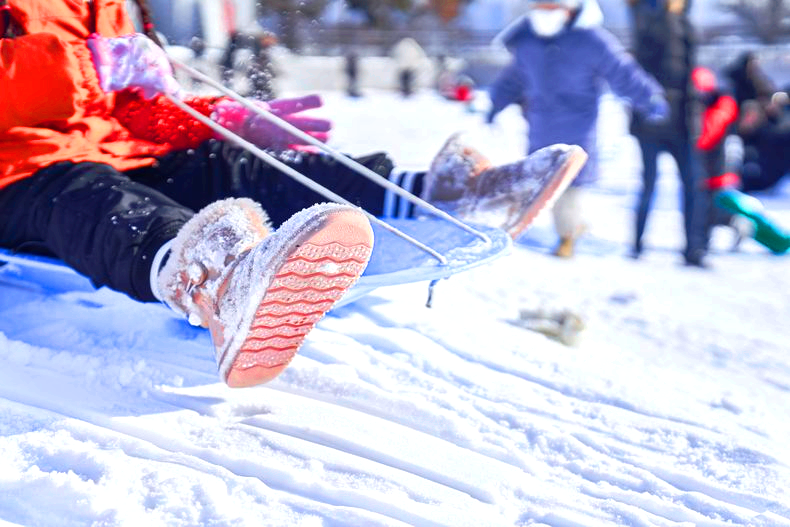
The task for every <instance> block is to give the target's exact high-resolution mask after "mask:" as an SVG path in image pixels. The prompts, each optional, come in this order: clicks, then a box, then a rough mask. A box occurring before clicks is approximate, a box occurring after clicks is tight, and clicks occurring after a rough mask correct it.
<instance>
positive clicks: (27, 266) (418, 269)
mask: <svg viewBox="0 0 790 527" xmlns="http://www.w3.org/2000/svg"><path fill="white" fill-rule="evenodd" d="M387 223H389V224H390V225H392V226H393V227H396V228H397V229H399V230H400V231H402V232H404V233H406V234H408V235H410V236H412V237H413V238H416V239H417V240H419V241H421V242H422V243H424V244H425V245H428V246H429V247H431V248H432V249H434V250H436V251H437V252H439V253H440V254H442V255H443V256H444V257H445V258H446V260H447V262H446V263H441V262H439V261H438V260H437V259H436V258H435V257H433V256H431V255H430V254H428V253H426V252H424V251H423V250H421V249H419V248H417V247H415V246H414V245H412V244H411V243H409V242H407V241H405V240H403V239H401V238H399V237H398V236H395V235H394V234H392V233H390V232H388V231H386V230H384V229H383V228H382V227H380V226H378V225H375V224H374V225H373V231H374V233H375V243H374V246H373V254H372V256H371V258H370V263H369V264H368V266H367V268H366V269H365V272H364V273H363V274H362V276H361V277H360V279H359V280H358V281H357V283H356V284H355V285H354V287H352V288H351V289H349V290H348V291H347V292H346V294H345V296H343V298H341V299H340V300H339V301H338V303H337V304H336V306H341V305H344V304H348V303H351V302H354V301H355V300H357V299H359V298H360V297H362V296H364V295H366V294H368V293H370V292H371V291H373V290H375V289H378V288H379V287H385V286H391V285H400V284H408V283H414V282H435V281H437V280H441V279H443V278H448V277H450V276H452V275H454V274H456V273H460V272H462V271H466V270H469V269H472V268H474V267H478V266H480V265H484V264H487V263H490V262H492V261H493V260H495V259H497V258H499V257H500V256H503V255H505V254H507V253H509V252H510V250H511V248H512V241H511V239H510V236H509V235H508V234H507V233H506V232H505V231H503V230H501V229H496V228H491V227H482V226H478V225H475V226H474V227H475V228H476V229H477V230H478V231H480V232H482V233H484V234H485V235H487V236H488V238H489V240H490V241H483V240H481V239H480V238H478V237H476V236H475V235H473V234H471V233H468V232H466V231H463V230H461V229H458V228H456V227H453V226H452V225H450V224H448V223H447V222H446V221H444V220H440V219H432V218H421V219H394V218H388V219H387ZM3 280H9V281H14V282H18V281H21V282H25V283H30V284H34V285H36V286H38V287H41V288H42V289H44V290H45V291H49V292H63V291H71V290H93V289H94V286H93V285H92V284H91V282H90V280H89V279H88V278H86V277H84V276H82V275H80V274H78V273H77V272H76V271H74V270H73V269H71V268H70V267H68V266H67V265H66V264H64V263H63V262H62V261H60V260H58V259H56V258H51V257H46V256H38V255H31V254H23V253H14V252H13V251H11V250H9V249H4V248H0V282H2V281H3Z"/></svg>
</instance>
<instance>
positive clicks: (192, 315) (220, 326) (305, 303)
mask: <svg viewBox="0 0 790 527" xmlns="http://www.w3.org/2000/svg"><path fill="white" fill-rule="evenodd" d="M267 223H268V220H267V217H266V214H265V213H264V212H263V210H262V209H261V208H260V206H259V205H258V204H257V203H255V202H253V201H251V200H248V199H227V200H223V201H219V202H216V203H212V204H211V205H209V206H208V207H206V208H205V209H203V210H201V211H200V212H199V213H198V214H196V215H195V216H194V217H193V218H192V219H190V220H189V221H188V222H187V223H186V225H184V227H183V228H182V229H181V231H180V232H179V233H178V236H177V237H176V239H175V241H174V243H173V247H172V251H171V254H170V257H169V259H168V261H167V263H166V264H165V266H164V268H163V269H162V271H161V273H160V274H159V289H160V291H161V292H162V294H163V296H164V297H165V301H166V302H167V304H168V305H170V306H171V307H172V308H173V309H175V310H177V311H180V312H182V313H184V314H185V315H186V316H187V317H188V318H189V320H190V322H192V323H196V324H199V325H203V326H205V327H208V328H209V330H210V331H211V338H212V340H213V342H214V348H215V353H216V359H217V365H218V368H219V373H220V376H221V377H222V379H223V380H224V381H225V382H226V383H227V384H228V385H229V386H231V387H242V386H253V385H256V384H260V383H264V382H268V381H270V380H272V379H274V378H275V377H276V376H277V375H279V374H280V373H281V372H282V371H283V370H284V369H285V368H286V366H288V364H289V363H290V361H291V359H293V357H294V355H296V352H297V351H298V349H299V347H300V346H301V344H302V342H303V341H304V339H305V337H306V335H307V333H309V331H310V330H311V329H312V328H313V326H314V325H315V324H316V323H317V322H318V321H319V320H320V319H321V318H322V317H323V315H324V314H325V313H326V312H327V311H328V310H329V309H330V308H331V307H332V306H333V305H334V303H335V302H336V301H337V300H338V299H340V297H342V296H343V294H344V293H345V292H346V290H348V289H349V288H350V287H351V286H352V285H353V284H354V283H355V282H356V280H357V279H358V278H359V276H360V275H361V274H362V272H363V271H364V269H365V266H366V265H367V262H368V259H369V258H370V253H371V251H372V248H373V232H372V230H371V228H370V223H369V222H368V219H367V218H366V217H365V215H364V214H363V213H362V212H360V211H359V210H358V209H356V208H353V207H349V206H346V205H338V204H322V205H314V206H313V207H310V208H308V209H305V210H303V211H301V212H298V213H297V214H294V215H293V216H292V217H291V218H290V219H289V220H288V221H286V222H285V223H284V224H283V225H282V226H281V227H280V228H279V229H278V230H277V231H276V232H274V233H272V232H271V231H270V230H269V228H268V226H267Z"/></svg>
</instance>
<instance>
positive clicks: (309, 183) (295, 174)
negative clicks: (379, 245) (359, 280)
mask: <svg viewBox="0 0 790 527" xmlns="http://www.w3.org/2000/svg"><path fill="white" fill-rule="evenodd" d="M167 98H168V99H170V101H171V102H173V104H175V105H176V106H178V107H179V108H181V109H182V110H183V111H185V112H186V113H188V114H189V115H191V116H192V117H194V118H195V119H197V120H198V121H200V122H202V123H203V124H205V125H206V126H208V127H209V128H211V129H212V130H214V131H215V132H217V133H218V134H220V135H222V136H223V137H225V138H226V139H228V140H230V141H233V142H234V143H236V144H238V145H239V146H241V147H242V148H245V149H246V150H248V151H249V152H251V153H252V154H254V155H256V156H257V157H259V158H261V159H262V160H263V161H265V162H266V163H269V164H270V165H272V166H273V167H275V168H277V169H279V170H282V171H283V172H284V173H285V174H287V175H288V176H290V177H292V178H294V179H295V180H297V181H298V182H299V183H302V184H303V185H305V186H306V187H308V188H309V189H310V190H313V191H315V192H317V193H318V194H321V195H322V196H324V197H326V198H328V199H330V200H332V201H336V202H338V203H345V204H346V205H351V206H352V207H356V208H357V209H359V210H361V211H362V212H364V213H365V215H366V216H367V217H368V219H369V220H370V221H372V222H374V223H376V224H378V225H380V226H381V227H382V228H384V229H386V230H387V231H389V232H391V233H392V234H394V235H396V236H399V237H401V238H403V239H404V240H406V241H407V242H409V243H411V244H413V245H414V246H416V247H418V248H420V249H422V250H423V251H425V252H427V253H428V254H430V255H431V256H433V257H434V258H436V259H437V260H439V263H441V264H442V265H447V258H445V257H444V256H443V255H442V254H441V253H439V252H438V251H435V250H434V249H431V248H430V247H428V246H427V245H425V244H424V243H422V242H421V241H419V240H417V239H415V238H412V237H411V236H409V235H408V234H406V233H405V232H403V231H401V230H399V229H397V228H395V227H393V226H392V225H390V224H389V223H387V222H385V221H382V220H380V219H379V218H377V217H376V216H374V215H373V214H371V213H369V212H368V211H366V210H365V209H363V208H361V207H357V206H356V205H354V204H353V203H351V202H350V201H348V200H347V199H345V198H343V197H342V196H340V195H338V194H335V193H334V192H332V191H331V190H329V189H328V188H326V187H324V186H323V185H320V184H318V183H316V182H315V181H313V180H312V179H310V178H309V177H307V176H305V175H304V174H302V173H301V172H299V171H298V170H295V169H293V168H291V167H289V166H288V165H286V164H285V163H283V162H282V161H280V160H279V159H277V158H276V157H274V156H272V155H270V154H268V153H266V152H264V151H263V150H261V149H260V148H258V147H257V146H255V145H254V144H252V143H250V142H249V141H247V140H245V139H243V138H241V137H240V136H238V135H236V134H234V133H233V132H231V131H230V130H228V129H227V128H225V127H224V126H222V125H220V124H218V123H217V122H215V121H212V120H211V119H210V118H209V117H206V116H205V115H203V114H202V113H200V112H198V111H196V110H195V109H193V108H192V107H191V106H189V105H188V104H186V103H184V102H183V101H181V100H179V99H178V98H177V97H174V96H172V95H167ZM486 238H487V237H486Z"/></svg>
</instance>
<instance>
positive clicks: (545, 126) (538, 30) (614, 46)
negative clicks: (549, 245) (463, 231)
mask: <svg viewBox="0 0 790 527" xmlns="http://www.w3.org/2000/svg"><path fill="white" fill-rule="evenodd" d="M601 20H602V15H601V12H600V9H599V8H598V6H597V4H595V3H594V2H585V3H584V4H583V3H582V0H533V1H532V2H531V3H530V7H529V11H528V12H527V14H526V15H525V16H524V17H523V18H522V19H520V20H517V21H516V22H514V23H513V24H511V26H510V27H508V28H506V29H505V30H504V31H503V32H502V34H501V35H500V36H499V37H498V38H500V39H501V41H502V42H503V43H504V44H505V46H506V47H507V49H508V50H509V51H510V53H511V54H512V56H513V59H512V61H511V63H510V64H509V65H508V66H507V67H506V68H505V69H504V70H503V71H502V72H500V74H499V76H498V77H497V79H496V80H495V82H494V83H493V85H492V86H491V88H490V96H491V101H492V107H491V110H490V112H489V113H488V116H487V121H488V122H493V120H494V118H495V116H496V115H497V114H498V113H499V112H500V111H502V110H503V109H504V108H505V107H507V106H508V105H510V104H511V103H519V104H521V106H522V111H523V114H524V118H525V119H526V120H527V123H528V124H529V137H528V144H529V152H534V151H536V150H538V149H540V148H542V147H544V146H547V145H550V144H553V143H567V144H574V145H579V146H581V147H582V148H583V149H584V150H585V151H586V152H587V153H588V155H589V160H588V162H587V164H586V165H585V166H584V168H583V169H582V171H581V172H580V173H579V176H578V177H577V178H576V179H575V180H574V182H573V183H572V186H571V187H570V188H568V189H567V190H566V191H565V192H564V193H563V194H562V196H560V198H559V199H558V200H557V203H556V204H555V205H554V209H553V214H554V224H555V228H556V230H557V234H558V235H559V239H560V241H559V244H558V246H557V248H556V250H555V254H556V255H558V256H562V257H570V256H572V255H573V252H574V245H575V242H576V240H577V239H578V237H579V236H580V235H581V234H582V232H583V230H584V228H585V226H584V220H583V217H582V216H583V214H582V199H583V198H582V196H583V190H582V189H583V188H584V187H586V186H588V185H590V184H592V183H594V182H595V181H596V179H597V161H596V158H597V146H596V125H597V120H598V103H599V99H600V96H601V94H602V93H603V91H604V89H605V86H606V85H607V84H608V86H609V87H610V88H611V90H612V91H613V92H614V93H615V94H616V95H618V96H620V97H625V98H627V99H628V100H629V101H630V103H631V105H632V106H633V108H634V109H635V110H636V111H638V112H641V113H643V114H644V115H645V116H646V117H647V118H648V119H650V120H653V121H661V120H663V119H666V118H667V116H668V113H669V107H668V103H667V101H666V99H665V98H664V94H663V93H664V92H663V90H662V88H661V86H660V85H659V84H658V83H657V82H656V81H655V79H653V78H652V77H650V76H649V75H648V74H647V73H645V71H644V70H643V69H642V68H641V67H639V65H638V64H637V63H636V62H635V61H634V60H633V58H632V57H631V56H630V55H628V54H627V53H626V52H625V50H624V49H623V47H622V46H621V45H620V43H619V42H618V41H617V40H616V38H615V37H614V36H613V35H612V34H611V33H609V32H608V31H606V30H605V29H603V28H601V27H599V26H600V23H601Z"/></svg>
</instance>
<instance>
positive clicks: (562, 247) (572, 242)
mask: <svg viewBox="0 0 790 527" xmlns="http://www.w3.org/2000/svg"><path fill="white" fill-rule="evenodd" d="M575 246H576V239H575V238H573V237H572V236H563V237H561V238H560V243H559V244H558V245H557V247H556V248H555V249H554V256H558V257H560V258H572V257H573V250H574V248H575Z"/></svg>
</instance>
